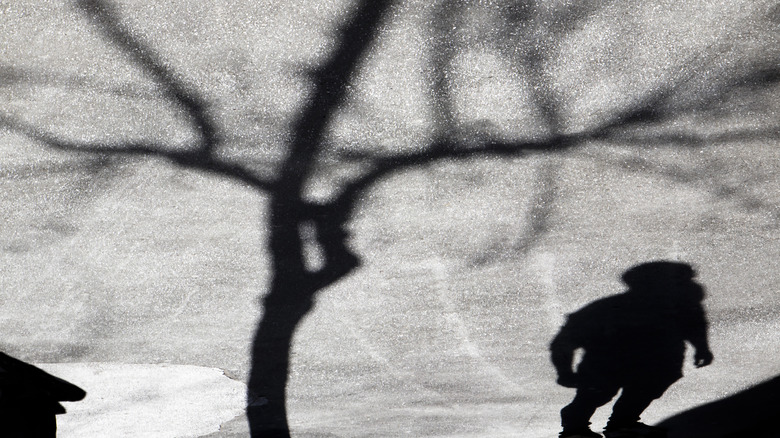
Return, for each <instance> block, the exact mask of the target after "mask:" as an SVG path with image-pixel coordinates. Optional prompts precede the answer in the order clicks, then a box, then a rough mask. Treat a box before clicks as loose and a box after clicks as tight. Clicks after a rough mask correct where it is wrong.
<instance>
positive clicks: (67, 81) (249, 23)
mask: <svg viewBox="0 0 780 438" xmlns="http://www.w3.org/2000/svg"><path fill="white" fill-rule="evenodd" d="M153 3H154V4H147V2H130V1H127V2H121V7H120V13H121V16H122V17H123V19H124V20H126V23H127V25H128V26H129V27H130V28H132V29H134V32H136V33H137V35H139V36H140V37H142V38H143V39H144V40H145V41H147V42H148V43H149V45H150V46H151V47H152V48H154V49H155V50H156V51H157V52H158V53H159V54H160V56H161V58H162V59H164V60H165V62H166V65H167V66H168V67H170V68H171V69H173V70H175V71H176V72H177V74H179V75H180V77H181V80H182V81H184V82H185V83H187V84H190V85H191V86H192V87H194V88H195V89H197V90H198V91H199V92H200V93H201V94H202V96H203V97H204V98H205V99H207V100H208V102H209V103H210V105H211V106H210V108H209V111H210V112H211V114H212V115H213V117H214V118H215V119H216V120H217V121H218V122H219V124H220V126H221V129H222V132H221V135H223V136H224V138H225V142H224V145H223V149H222V150H220V154H222V156H223V157H226V158H229V159H232V160H237V161H241V162H243V163H247V165H249V166H251V167H252V168H254V169H256V170H257V171H258V173H261V174H267V175H273V174H274V172H275V169H276V166H278V164H279V162H280V161H279V160H280V158H281V157H283V156H284V151H285V150H284V147H285V141H286V140H287V139H288V138H289V124H290V122H291V120H292V119H293V117H294V116H295V114H296V111H297V110H298V109H300V107H301V105H302V102H303V99H304V98H305V97H306V92H307V87H308V86H309V83H308V81H307V76H306V69H307V68H311V67H312V66H315V65H317V63H318V62H321V61H322V59H324V58H325V57H326V56H327V55H328V53H329V51H330V50H332V37H333V35H334V32H336V31H337V25H338V23H339V22H340V20H342V18H343V16H344V14H345V13H346V12H347V11H348V10H349V7H350V4H351V3H349V2H338V1H330V2H306V1H298V2H293V1H284V2H282V1H276V2H275V1H265V2H250V1H238V0H236V1H230V2H224V1H213V2H212V1H185V0H181V1H158V2H153ZM314 3H316V5H315V4H314ZM429 3H431V2H416V1H408V2H401V3H400V4H399V5H398V6H397V7H396V8H394V9H393V12H392V14H391V16H390V17H389V19H388V20H387V22H386V24H385V27H384V28H383V32H382V33H381V35H380V39H379V41H378V44H377V45H376V46H375V47H374V49H373V51H372V52H371V54H370V56H369V59H367V60H366V62H365V64H364V67H363V68H362V69H361V70H360V72H359V75H358V78H357V79H356V80H355V81H354V84H353V85H352V91H351V92H350V94H349V97H348V101H347V102H346V104H345V105H344V106H343V107H342V108H341V109H340V110H339V112H338V113H337V114H336V115H335V117H334V119H333V122H332V130H331V142H330V143H329V148H328V150H326V151H325V152H324V153H323V156H322V160H321V163H322V164H321V166H320V168H318V172H317V174H316V175H315V178H313V182H312V185H311V191H310V197H311V198H315V199H317V198H322V199H326V198H328V196H330V195H331V194H332V193H333V191H334V190H335V188H337V187H339V184H341V183H342V182H343V181H344V180H345V179H346V178H349V177H350V175H351V173H350V172H355V171H356V169H355V168H352V167H350V166H349V165H344V164H343V163H339V162H338V157H339V156H338V153H339V152H340V151H344V150H348V151H359V152H370V153H378V154H384V155H392V154H398V153H402V152H408V151H415V150H419V149H420V148H422V147H424V146H425V145H426V144H427V143H428V142H430V140H431V139H432V138H433V136H435V135H441V134H442V130H444V131H445V135H447V136H451V137H453V138H458V139H463V143H464V144H467V145H468V144H469V142H470V141H475V140H474V139H475V138H476V139H479V138H483V137H484V136H494V137H496V138H499V139H502V140H517V139H527V138H540V137H543V136H545V135H547V131H548V130H549V126H546V125H545V121H544V116H543V114H541V111H540V110H539V108H538V105H537V104H536V102H535V101H534V98H535V97H534V96H535V94H534V92H533V83H532V82H533V81H532V80H531V79H529V75H530V73H529V67H528V65H524V64H523V59H525V58H523V57H524V56H525V55H524V53H525V52H526V51H527V50H528V47H529V45H532V44H535V43H538V41H539V40H538V38H539V37H538V35H537V36H536V37H534V36H533V32H532V30H533V28H532V27H531V26H530V25H529V26H528V27H522V26H520V27H512V26H509V27H508V28H506V29H503V30H504V31H505V32H502V28H501V23H505V21H502V20H506V19H507V18H506V11H509V10H511V8H510V7H511V6H512V5H515V6H516V4H513V3H512V4H510V3H509V2H503V1H498V0H497V1H494V2H473V4H469V6H468V7H465V8H464V9H462V10H460V14H459V15H458V17H460V21H459V22H458V24H457V31H455V32H453V33H449V34H446V35H448V38H451V40H450V41H451V42H450V43H448V44H445V46H446V47H449V48H451V49H452V50H453V53H454V55H453V56H452V59H451V60H450V62H451V63H452V71H451V73H450V76H449V82H448V84H449V86H448V87H449V88H448V89H447V90H446V93H448V96H449V100H447V101H446V102H444V103H443V101H442V98H441V96H439V97H438V98H437V97H436V96H434V97H431V95H432V93H431V91H430V90H431V89H432V87H433V85H432V82H433V77H434V76H435V73H436V68H435V66H432V64H431V63H432V62H433V61H432V60H436V59H438V58H437V56H436V55H440V53H437V52H436V51H435V49H436V47H437V46H435V45H434V44H433V43H431V41H433V36H434V35H435V34H434V32H435V31H436V28H437V26H436V25H437V24H438V25H440V24H441V23H437V22H436V21H435V19H434V15H433V14H434V13H435V11H434V8H433V6H429ZM679 3H680V4H678V2H662V1H656V2H642V4H641V5H640V4H633V3H625V2H614V3H612V2H606V3H605V4H603V5H601V4H599V3H595V2H594V3H583V5H584V6H583V10H582V12H581V16H582V17H583V18H582V19H581V20H577V21H576V25H573V26H572V27H571V29H569V31H568V32H569V33H567V34H561V35H552V36H551V37H550V38H553V41H555V43H554V44H550V45H549V46H548V47H546V48H545V50H547V51H548V52H549V53H550V54H551V55H550V59H549V60H548V64H547V69H546V70H545V74H547V75H549V84H551V86H552V87H553V88H554V90H555V93H557V96H558V99H559V101H558V104H559V106H558V117H559V118H560V123H561V127H562V129H563V130H564V131H566V132H578V131H579V130H582V129H589V128H592V127H593V126H598V125H599V124H601V123H604V121H609V120H611V119H612V118H616V117H620V116H621V115H622V114H623V113H624V112H625V111H626V110H627V109H629V108H631V107H633V106H635V105H637V103H638V102H643V101H645V100H648V99H651V98H653V97H654V96H656V95H657V94H658V93H659V92H666V93H670V94H671V96H672V97H671V98H670V99H666V100H664V101H663V105H660V106H659V108H660V109H662V110H663V111H664V114H667V115H668V117H667V118H665V119H663V120H661V121H657V122H653V123H646V124H639V125H637V126H634V127H632V128H631V130H630V131H629V132H628V134H630V137H631V138H630V140H629V139H627V140H625V141H622V142H621V141H615V140H596V139H591V140H590V141H587V142H585V143H584V144H583V145H582V146H581V147H578V148H575V149H572V150H570V151H568V152H566V153H563V154H555V155H537V156H532V157H516V158H474V159H469V160H460V161H454V160H453V161H442V162H438V163H434V164H430V165H426V166H422V167H416V168H411V169H408V170H405V171H403V172H400V173H397V174H393V175H391V176H390V177H388V178H386V179H384V180H382V181H380V182H379V183H377V184H376V185H375V186H374V187H373V188H372V189H371V190H370V191H369V192H368V193H367V194H366V195H365V197H364V198H363V199H362V202H361V204H360V209H359V211H358V213H357V215H356V217H355V218H354V220H353V221H352V222H351V230H352V231H353V237H352V241H351V243H352V246H353V248H354V249H355V250H356V251H357V253H358V254H359V255H360V256H361V257H362V259H363V265H362V267H361V268H359V269H358V270H357V271H355V272H354V273H352V274H351V275H350V276H349V277H348V278H346V279H343V280H342V281H340V282H339V283H337V284H336V285H334V286H332V287H330V288H329V289H327V290H325V291H323V292H322V293H321V295H320V296H319V298H318V300H317V307H316V309H315V310H314V312H313V313H312V314H310V315H309V316H308V317H307V319H306V320H305V322H304V324H303V325H302V326H301V327H300V329H299V331H298V334H297V338H296V343H295V345H294V355H293V357H292V362H293V368H292V374H291V379H290V384H289V396H290V398H289V409H290V421H291V426H292V430H293V436H299V437H331V436H333V437H335V436H338V437H369V436H450V437H461V436H463V437H476V436H496V437H500V436H507V437H509V436H522V437H529V438H534V437H542V436H551V435H553V434H554V433H557V428H558V426H557V423H558V410H559V409H560V407H561V406H563V405H564V404H565V403H566V402H567V401H568V398H569V397H570V396H571V391H570V390H568V389H565V388H561V387H557V386H556V385H555V382H554V375H553V370H552V368H551V366H550V365H549V361H548V358H547V343H548V342H549V340H550V338H551V337H552V336H553V334H554V333H555V331H556V330H557V328H558V326H559V324H560V323H561V321H562V318H563V316H564V315H565V313H567V312H570V311H574V310H576V309H578V308H579V307H581V306H582V305H584V304H586V303H588V302H590V301H591V300H594V299H596V298H598V297H602V296H604V295H607V294H611V293H618V292H620V291H621V290H622V289H621V285H620V284H619V282H618V278H619V275H620V273H621V272H622V271H623V270H625V269H627V268H628V267H630V266H631V265H633V264H635V263H638V262H642V261H647V260H650V259H656V258H676V259H681V260H685V261H688V262H690V263H692V264H694V265H695V266H696V268H697V269H698V271H699V272H700V277H699V278H700V280H701V282H702V283H703V284H704V285H705V286H706V287H707V290H708V298H707V300H706V301H705V303H706V306H707V308H708V310H709V314H710V321H711V335H712V347H713V351H714V353H715V356H716V359H715V363H714V364H713V365H711V366H710V367H708V368H704V369H701V370H693V369H692V368H691V369H686V373H687V377H686V378H684V379H683V380H681V381H680V382H679V383H677V384H676V385H675V386H674V387H672V389H671V390H670V391H669V393H667V395H666V396H665V397H664V398H663V399H662V400H660V401H659V402H657V403H656V404H654V405H653V406H651V408H650V409H649V410H648V411H647V414H646V417H645V419H646V420H647V421H648V422H654V421H658V420H661V419H663V418H665V417H667V416H670V415H672V414H674V413H676V412H679V411H681V410H683V409H686V408H689V407H692V406H695V405H697V404H700V403H702V402H705V401H709V400H712V399H715V398H718V397H721V396H724V395H728V394H731V393H734V392H736V391H738V390H740V389H742V388H745V387H747V386H749V385H751V384H753V383H756V382H759V381H762V380H764V379H767V378H770V377H773V376H775V375H777V374H778V372H780V365H778V363H777V361H776V358H775V357H774V352H776V351H778V350H780V330H778V325H779V324H780V313H779V312H778V308H779V307H780V299H778V294H777V289H778V284H779V283H780V274H779V273H778V271H777V269H776V266H777V260H778V257H777V256H778V254H777V253H778V251H780V246H778V244H777V243H778V238H779V237H780V230H778V224H779V223H780V208H779V207H778V205H780V190H778V189H780V187H778V178H777V177H778V172H779V170H778V169H780V168H779V167H778V164H780V152H779V150H778V148H777V135H776V134H777V131H778V126H777V120H776V118H777V110H778V102H780V100H778V95H779V93H780V90H778V88H777V86H776V85H775V83H774V82H771V81H769V82H762V81H758V82H755V83H754V84H753V85H751V86H734V84H736V83H739V82H740V81H742V82H744V78H745V77H748V76H749V77H752V76H751V75H752V74H753V73H755V72H762V71H766V69H767V68H771V67H776V65H777V60H778V56H777V55H778V53H777V50H778V47H780V46H778V45H777V34H776V28H777V20H778V12H777V11H776V9H773V6H772V3H771V2H761V1H752V0H751V1H723V2H711V1H691V2H679ZM454 4H455V5H457V4H458V2H455V3H454ZM544 4H545V5H546V7H544V8H541V10H542V13H541V15H540V16H541V17H542V18H541V19H544V14H548V16H549V17H551V19H552V20H553V21H555V20H556V18H555V17H559V16H560V15H561V14H562V11H566V10H567V9H566V8H567V6H566V3H565V2H549V3H544ZM434 6H435V5H434ZM452 8H453V10H455V11H456V12H457V11H458V10H457V9H456V8H455V6H453V7H452ZM0 14H1V15H0V16H1V17H2V19H0V108H1V109H0V114H2V116H3V117H4V119H3V121H4V122H5V121H6V120H7V118H8V117H12V118H13V119H15V120H16V119H19V120H24V121H25V122H26V123H30V124H34V125H36V126H41V127H43V128H46V129H48V130H49V131H51V132H53V133H55V134H56V135H57V136H60V137H61V138H63V139H67V140H72V141H96V140H99V141H107V142H112V141H120V140H121V141H153V142H160V143H162V144H165V145H166V147H169V148H171V149H180V148H184V147H186V145H187V144H188V142H189V141H190V140H191V137H192V135H193V134H192V133H191V132H189V131H188V128H187V125H186V123H185V122H183V121H182V118H183V115H182V114H181V111H180V110H177V109H176V108H173V107H171V105H169V104H168V103H166V100H165V99H164V98H163V97H161V93H160V90H159V88H158V87H157V86H156V85H155V84H154V83H153V82H152V81H150V80H149V78H148V77H147V76H145V75H144V73H143V72H142V71H141V70H140V69H139V68H138V67H137V66H136V65H134V64H133V63H132V62H130V61H128V59H127V57H126V56H125V55H124V54H123V53H122V52H120V51H118V50H117V49H116V48H115V47H112V46H111V44H109V43H107V42H106V41H105V40H104V39H103V38H102V37H101V36H100V35H99V33H97V32H96V30H95V28H94V26H92V25H91V24H90V23H89V22H88V21H87V20H86V19H85V18H84V16H83V14H82V13H81V12H79V11H78V10H77V9H75V8H74V7H72V4H70V3H68V2H60V1H50V2H38V1H14V2H0ZM523 30H528V32H524V31H523ZM529 35H530V36H529ZM534 38H537V39H536V40H535V39H534ZM439 91H441V90H439ZM447 105H449V107H447V108H442V106H445V107H446V106H447ZM442 114H444V115H445V116H446V115H447V114H449V116H451V119H450V120H449V121H448V120H447V117H443V116H442ZM447 123H449V124H447ZM329 160H331V161H329ZM334 163H335V164H334ZM0 184H1V185H0V218H1V219H2V227H0V264H1V265H0V266H1V267H0V273H1V274H2V275H0V303H1V304H2V308H3V312H2V313H0V331H2V333H3V338H2V342H0V348H2V350H3V351H5V352H7V353H9V354H12V355H15V356H16V357H19V358H20V359H23V360H26V361H30V362H47V363H66V364H86V363H101V362H105V363H114V364H151V365H153V367H154V366H162V365H161V364H166V363H170V364H180V365H194V366H199V367H206V368H218V369H221V370H224V371H225V373H226V374H227V375H228V376H231V377H233V378H235V379H237V380H239V381H241V380H244V379H245V378H246V376H247V369H248V362H249V358H248V353H247V351H248V347H249V345H250V343H251V339H252V331H253V329H254V326H255V323H256V321H257V319H258V318H259V317H260V316H261V313H262V309H261V307H260V306H259V304H258V303H259V302H258V298H260V297H261V296H262V295H263V294H264V293H265V291H266V288H267V286H268V281H269V275H270V273H269V266H268V260H267V253H266V249H265V246H264V245H265V243H266V239H267V236H268V230H266V229H265V223H266V222H265V221H266V219H267V218H266V216H265V215H266V209H265V207H266V202H267V199H266V197H265V195H264V194H263V193H259V192H254V191H251V190H249V189H248V188H246V187H244V186H241V185H239V184H236V183H234V182H232V181H227V180H224V179H220V178H217V177H215V176H213V175H206V174H201V173H197V172H194V171H188V170H185V169H181V168H177V167H174V166H171V165H169V164H167V163H166V162H163V161H158V160H151V159H143V158H133V159H128V158H122V159H117V158H114V159H109V160H96V159H95V157H94V156H92V155H88V154H84V155H82V154H73V153H65V152H54V151H52V150H50V149H47V148H46V147H45V146H43V145H41V144H40V143H37V142H35V141H31V140H30V139H29V138H26V137H25V136H24V135H21V134H19V133H18V132H16V133H14V132H11V131H10V130H8V129H5V130H0ZM58 366H61V365H58ZM74 366H75V365H74ZM127 369H128V370H132V369H133V368H132V367H131V368H127ZM74 383H77V384H79V385H80V386H82V387H83V388H84V389H86V390H87V391H88V392H90V391H91V389H90V385H91V384H92V383H93V382H90V381H89V378H87V377H85V381H76V380H75V379H74ZM226 385H227V383H226ZM202 390H203V392H202V393H201V394H204V395H203V396H204V397H207V395H206V394H211V393H210V392H208V391H207V389H206V388H205V387H204V388H202ZM217 392H219V391H217ZM171 396H172V395H171ZM88 397H89V395H88ZM140 412H142V411H140V410H139V411H134V413H133V412H131V414H129V416H130V418H131V419H129V420H128V421H130V422H132V425H133V426H135V427H137V428H143V425H144V419H143V418H142V417H139V415H141V413H140ZM84 415H86V414H84ZM182 415H191V414H182ZM204 415H206V414H204ZM599 415H600V416H599V417H598V418H597V419H596V421H597V422H603V420H604V418H605V415H606V414H599ZM95 416H96V418H99V416H100V413H99V412H96V413H95ZM60 421H61V422H62V423H63V424H64V423H65V422H67V421H68V417H67V416H65V417H63V418H61V419H60ZM171 427H174V425H173V422H171ZM245 427H246V426H245V425H244V423H243V421H242V420H241V419H240V418H239V419H237V420H234V421H232V422H228V423H226V424H225V427H224V428H223V432H222V433H216V434H214V435H209V436H214V437H216V436H243V435H245V433H246V431H245ZM142 433H143V432H142V431H138V430H136V432H133V433H128V434H126V435H125V436H141V434H142ZM187 433H188V432H184V431H176V430H174V431H172V432H171V435H167V436H171V437H173V436H182V437H184V436H190V435H187ZM177 434H179V435H177ZM62 436H63V438H68V437H67V436H66V435H65V434H63V435H62ZM73 436H78V437H89V436H120V435H117V434H113V433H110V432H108V431H104V433H103V434H94V435H89V434H76V435H73Z"/></svg>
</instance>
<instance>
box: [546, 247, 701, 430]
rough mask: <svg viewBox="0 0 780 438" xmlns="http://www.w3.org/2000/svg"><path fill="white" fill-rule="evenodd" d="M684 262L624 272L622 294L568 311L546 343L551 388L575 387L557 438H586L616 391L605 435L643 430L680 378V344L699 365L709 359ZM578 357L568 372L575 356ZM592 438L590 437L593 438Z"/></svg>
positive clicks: (696, 288) (697, 290)
mask: <svg viewBox="0 0 780 438" xmlns="http://www.w3.org/2000/svg"><path fill="white" fill-rule="evenodd" d="M695 275H696V273H695V271H694V270H693V268H692V267H691V266H690V265H688V264H685V263H679V262H669V261H653V262H648V263H643V264H640V265H637V266H634V267H632V268H631V269H629V270H627V271H626V272H625V273H624V274H623V276H622V280H623V281H624V282H625V283H626V284H627V285H628V290H626V291H625V292H624V293H621V294H617V295H612V296H608V297H606V298H601V299H599V300H596V301H594V302H592V303H590V304H588V305H586V306H585V307H583V308H581V309H580V310H578V311H576V312H574V313H572V314H570V315H569V316H568V319H567V321H566V323H565V324H564V325H563V327H561V329H560V331H559V332H558V334H557V335H556V336H555V338H554V339H553V341H552V342H551V344H550V351H551V359H552V363H553V365H554V366H555V369H556V371H557V373H558V383H559V384H560V385H562V386H566V387H571V388H576V389H577V393H576V395H575V397H574V400H572V402H571V403H570V404H569V405H567V406H566V407H564V408H563V409H562V410H561V422H562V426H563V432H562V434H561V436H576V435H577V434H580V435H584V436H588V433H589V426H590V418H591V416H592V415H593V414H594V413H595V411H596V409H598V408H599V407H601V406H603V405H605V404H606V403H608V402H609V401H610V400H612V398H614V397H615V396H616V395H617V394H618V392H619V391H621V390H622V392H621V395H620V397H619V398H618V399H617V401H616V402H615V404H614V406H613V409H612V415H611V417H610V419H609V422H608V423H607V425H606V428H605V435H606V436H607V437H610V436H615V437H617V436H623V435H620V434H621V433H624V432H627V431H633V430H642V429H644V430H645V431H646V432H647V433H656V434H657V435H658V436H663V435H662V433H661V432H660V431H653V430H652V429H650V426H645V425H642V424H641V423H639V418H640V415H641V414H642V412H643V411H644V410H645V409H646V408H647V407H648V406H650V404H651V403H652V402H653V400H655V399H658V398H660V397H661V396H662V395H663V393H664V392H665V391H666V390H667V389H668V388H669V387H670V386H671V385H672V384H673V383H674V382H676V381H677V380H678V379H680V378H681V377H682V368H683V360H684V358H685V347H686V342H688V343H690V344H691V345H692V346H693V347H694V349H695V355H694V360H695V364H696V366H698V367H701V366H706V365H709V363H710V362H712V353H711V352H710V350H709V345H708V342H707V320H706V316H705V313H704V308H703V306H702V303H701V302H702V300H703V299H704V288H703V287H702V286H701V285H700V284H699V283H697V282H696V281H695V280H694V277H695ZM577 350H582V351H583V353H582V358H581V360H580V361H579V363H578V364H576V369H573V365H574V354H575V351H577ZM593 436H595V435H593Z"/></svg>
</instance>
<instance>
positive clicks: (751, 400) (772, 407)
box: [658, 376, 780, 438]
mask: <svg viewBox="0 0 780 438" xmlns="http://www.w3.org/2000/svg"><path fill="white" fill-rule="evenodd" d="M778 413H780V376H776V377H774V378H772V379H769V380H767V381H764V382H762V383H759V384H757V385H755V386H753V387H750V388H748V389H746V390H744V391H741V392H739V393H737V394H734V395H732V396H729V397H726V398H723V399H720V400H716V401H713V402H710V403H707V404H704V405H701V406H698V407H695V408H692V409H689V410H687V411H685V412H681V413H679V414H677V415H674V416H672V417H669V418H667V419H665V420H664V421H662V422H660V423H658V426H660V427H663V428H665V429H668V430H669V438H741V437H751V438H774V437H776V436H778V431H777V415H778Z"/></svg>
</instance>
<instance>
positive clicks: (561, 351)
mask: <svg viewBox="0 0 780 438" xmlns="http://www.w3.org/2000/svg"><path fill="white" fill-rule="evenodd" d="M579 347H580V345H579V343H578V342H577V341H576V339H575V338H574V336H573V333H572V330H571V327H569V326H568V325H564V326H563V327H561V330H560V331H559V332H558V334H557V335H556V336H555V338H553V340H552V342H550V360H551V361H552V364H553V366H554V367H555V371H556V373H557V374H558V380H557V383H558V384H559V385H561V386H564V387H566V388H576V387H577V374H576V373H575V372H574V370H573V368H572V366H573V361H574V351H575V350H576V349H577V348H579Z"/></svg>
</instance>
